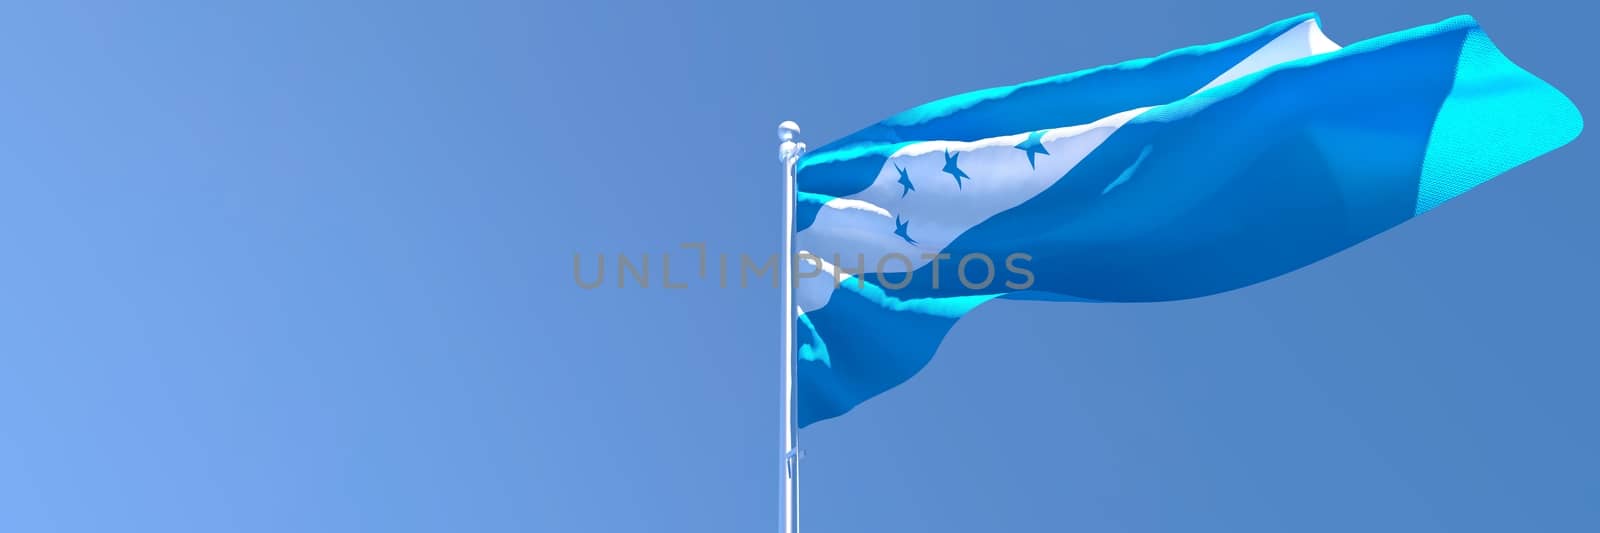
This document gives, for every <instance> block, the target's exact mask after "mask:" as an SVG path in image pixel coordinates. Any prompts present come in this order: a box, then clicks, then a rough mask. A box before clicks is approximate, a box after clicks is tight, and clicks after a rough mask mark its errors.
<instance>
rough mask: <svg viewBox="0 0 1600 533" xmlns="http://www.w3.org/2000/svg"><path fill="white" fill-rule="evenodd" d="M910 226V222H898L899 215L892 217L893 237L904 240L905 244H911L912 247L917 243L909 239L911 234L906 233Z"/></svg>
mask: <svg viewBox="0 0 1600 533" xmlns="http://www.w3.org/2000/svg"><path fill="white" fill-rule="evenodd" d="M910 225H911V221H910V220H907V221H905V222H901V221H900V215H895V216H894V234H895V235H899V236H900V238H902V239H905V240H906V242H908V243H911V245H912V246H916V245H917V241H916V240H913V239H912V238H911V234H910V233H909V232H907V231H906V228H907V227H908V226H910Z"/></svg>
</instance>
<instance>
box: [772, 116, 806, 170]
mask: <svg viewBox="0 0 1600 533" xmlns="http://www.w3.org/2000/svg"><path fill="white" fill-rule="evenodd" d="M799 136H800V125H799V124H795V123H794V121H793V120H785V121H783V123H782V124H779V125H778V160H779V161H783V162H784V164H793V163H795V162H796V161H798V160H799V159H800V154H804V153H806V143H803V142H800V141H797V140H795V139H796V138H798V137H799Z"/></svg>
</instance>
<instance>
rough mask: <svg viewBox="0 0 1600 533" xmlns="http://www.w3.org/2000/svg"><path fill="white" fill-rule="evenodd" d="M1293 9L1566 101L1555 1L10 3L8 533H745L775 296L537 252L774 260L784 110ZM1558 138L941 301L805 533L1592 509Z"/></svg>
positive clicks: (823, 450) (1327, 520)
mask: <svg viewBox="0 0 1600 533" xmlns="http://www.w3.org/2000/svg"><path fill="white" fill-rule="evenodd" d="M1311 10H1316V11H1319V12H1320V13H1321V14H1322V17H1323V21H1324V23H1325V25H1326V30H1327V33H1328V35H1329V36H1330V37H1332V38H1333V39H1334V40H1336V41H1339V42H1342V43H1346V44H1348V43H1351V42H1354V41H1357V40H1360V39H1363V38H1368V37H1372V36H1375V35H1379V34H1382V33H1386V32H1390V31H1395V30H1400V29H1404V28H1408V27H1411V26H1415V25H1420V24H1425V23H1430V22H1434V21H1437V20H1440V19H1443V18H1446V17H1449V16H1451V15H1455V14H1460V13H1470V14H1472V15H1474V16H1476V17H1478V19H1479V21H1480V22H1481V23H1482V25H1483V26H1484V27H1485V29H1486V30H1487V32H1488V34H1489V36H1490V37H1491V38H1493V39H1494V40H1495V41H1496V42H1497V43H1498V44H1499V45H1500V47H1501V48H1502V49H1503V50H1504V51H1505V53H1506V54H1507V55H1508V56H1510V57H1511V58H1512V59H1513V60H1515V61H1516V62H1518V63H1519V64H1521V65H1522V66H1524V67H1526V68H1528V69H1529V70H1530V71H1532V72H1534V73H1535V74H1537V75H1539V76H1541V77H1543V78H1544V79H1545V80H1547V81H1549V82H1550V83H1552V84H1553V85H1555V86H1556V87H1557V88H1559V89H1561V90H1562V91H1564V92H1565V93H1566V94H1567V95H1568V96H1569V97H1570V98H1572V100H1573V101H1574V102H1575V103H1576V104H1577V105H1578V107H1579V109H1581V110H1584V111H1588V112H1590V113H1591V115H1592V113H1593V110H1592V108H1593V107H1594V106H1595V105H1600V87H1597V82H1600V76H1597V75H1596V74H1595V73H1594V68H1593V66H1592V64H1593V58H1592V57H1591V56H1592V55H1593V52H1594V50H1593V49H1592V46H1591V45H1590V44H1589V41H1590V38H1589V37H1588V35H1589V32H1590V31H1591V29H1590V28H1591V26H1592V24H1593V21H1594V20H1596V13H1595V10H1596V8H1594V7H1592V6H1590V5H1588V4H1584V3H1573V2H1569V1H1565V0H1562V1H1555V0H1550V1H1544V0H1524V1H1519V2H1504V1H1499V0H1486V1H1452V2H1443V1H1433V0H1418V1H1404V2H1402V1H1394V0H1384V1H1365V0H1361V1H1344V2H1328V3H1322V4H1317V3H1294V2H1289V3H1285V2H1281V1H1266V0H1260V1H1229V2H1188V1H1164V2H1157V1H1142V0H1140V1H1135V0H1119V1H1111V2H1030V1H1019V2H1008V3H999V4H994V3H989V2H972V1H966V2H953V1H947V0H934V1H915V2H914V1H905V2H895V3H875V2H861V1H857V0H851V1H812V2H792V3H778V2H659V3H646V2H633V3H627V4H614V3H607V2H571V3H556V2H530V3H525V4H515V3H509V2H448V3H446V2H440V3H438V4H434V5H424V4H418V3H410V2H367V3H363V4H351V3H342V2H335V3H330V2H271V3H260V4H259V5H252V6H228V7H224V6H219V5H215V4H214V3H211V2H165V3H161V4H140V5H135V4H127V3H119V2H107V3H89V2H48V3H46V2H34V3H26V4H22V3H13V4H9V5H7V6H5V7H4V8H0V531H17V532H51V531H72V532H78V531H84V532H88V531H94V532H101V531H162V532H176V531H196V532H215V531H250V532H256V531H259V532H274V533H276V532H283V531H329V532H348V531H384V532H410V531H419V532H420V531H430V532H431V531H440V532H443V531H451V532H454V531H471V532H500V531H506V532H510V531H540V532H566V531H694V532H701V531H739V532H745V531H768V530H775V529H776V528H777V526H778V516H777V511H778V492H777V488H778V485H777V483H778V480H777V474H778V471H777V466H776V461H777V454H778V451H777V446H778V433H777V432H778V428H779V427H778V421H777V417H778V403H777V402H778V392H777V386H778V376H779V362H780V358H779V354H778V349H779V348H780V341H779V333H780V327H781V319H780V314H779V313H780V308H779V304H778V302H779V300H778V298H779V292H778V291H777V290H775V289H770V288H761V289H743V290H741V289H734V288H729V289H721V288H716V287H715V286H713V285H710V284H707V283H705V282H693V280H692V279H691V280H689V281H691V282H692V283H691V286H690V287H689V288H687V289H683V290H672V291H669V290H662V289H658V288H652V289H649V290H642V289H637V288H629V289H616V288H614V287H611V288H603V289H596V290H592V291H585V290H581V289H579V288H577V287H576V285H575V284H574V282H573V279H572V258H573V254H574V253H580V252H581V253H584V254H589V255H590V256H592V255H593V254H601V253H603V254H608V255H610V256H613V257H614V255H615V254H617V253H627V254H630V255H632V256H635V257H636V256H638V255H640V254H644V253H650V254H651V255H652V257H653V258H654V259H655V260H656V261H657V264H656V265H654V266H656V267H657V268H659V257H660V255H661V254H662V253H666V252H671V253H673V257H674V265H673V266H674V271H675V274H674V275H675V277H677V276H679V275H682V274H687V273H689V272H690V271H691V268H692V267H691V266H690V265H692V264H693V261H692V259H693V257H694V256H693V253H692V252H690V251H685V250H680V249H678V244H679V243H682V242H705V243H706V244H707V247H708V248H709V251H710V252H711V253H713V254H717V253H728V254H740V253H751V254H766V253H771V252H773V251H775V250H776V249H777V247H778V246H779V244H778V243H779V232H780V231H781V220H780V218H781V203H780V202H781V199H782V196H781V195H782V192H781V185H782V183H781V178H780V174H779V166H778V162H777V159H776V154H775V149H776V145H775V142H776V140H775V138H774V127H775V125H776V124H777V123H778V122H779V121H781V120H784V119H793V120H796V121H799V122H800V124H801V125H802V126H803V128H804V138H805V140H807V141H808V142H810V143H811V144H812V145H813V146H820V145H821V144H823V143H824V142H826V141H828V140H830V139H833V138H837V137H839V136H841V135H844V134H846V133H848V132H850V131H853V130H855V129H857V128H860V127H862V126H864V125H866V124H869V123H871V122H873V121H876V120H878V119H880V118H882V117H885V116H887V115H889V114H891V113H894V112H896V111H899V110H901V109H904V108H906V107H910V106H912V105H915V104H918V103H921V102H925V101H928V100H932V99H935V98H939V97H943V96H948V95H951V94H955V93H958V92H963V91H967V90H972V89H978V88H983V87H989V86H994V85H1001V84H1009V83H1015V82H1018V81H1024V80H1029V79H1034V78H1038V77H1042V76H1047V75H1051V74H1056V73H1061V72H1066V71H1071V70H1076V69H1080V68H1085V67H1092V66H1097V65H1100V64H1105V63H1109V62H1114V61H1119V60H1123V59H1129V58H1135V57H1143V56H1149V55H1154V54H1158V53H1161V52H1164V51H1167V50H1170V49H1173V48H1177V47H1181V46H1185V45H1190V44H1196V43H1203V42H1210V41H1215V40H1220V39H1224V38H1227V37H1231V36H1234V35H1237V34H1239V33H1243V32H1246V31H1249V30H1252V29H1254V28H1257V27H1259V26H1261V25H1263V24H1266V23H1268V22H1272V21H1275V20H1278V19H1281V18H1285V17H1288V16H1292V15H1295V14H1298V13H1301V12H1304V11H1311ZM1374 81H1375V82H1377V81H1378V80H1374ZM1594 135H1595V132H1592V131H1591V132H1587V133H1586V134H1584V135H1583V136H1582V137H1580V138H1579V139H1578V140H1577V141H1575V142H1574V143H1573V144H1571V145H1569V146H1567V147H1566V148H1563V149H1561V150H1558V151H1556V152H1555V153H1553V154H1550V155H1548V156H1546V157H1544V158H1541V159H1539V160H1537V161H1534V162H1532V163H1531V164H1528V165H1526V166H1524V167H1521V168H1518V169H1516V170H1514V171H1512V172H1510V173H1509V174H1507V175H1505V176H1502V177H1501V178H1499V179H1497V180H1495V181H1493V182H1491V183H1489V184H1487V185H1485V186H1483V187H1481V188H1479V189H1478V190H1476V191H1474V192H1472V193H1470V194H1467V195H1465V196H1464V197H1462V198H1459V199H1457V200H1455V201H1453V202H1451V203H1449V204H1446V205H1445V206H1443V207H1441V208H1439V209H1436V210H1434V211H1433V212H1430V213H1428V214H1427V215H1425V216H1423V217H1421V218H1420V219H1417V220H1415V221H1412V222H1409V223H1407V224H1405V225H1403V226H1401V227H1400V228H1397V229H1396V230H1394V231H1391V232H1389V233H1386V234H1384V235H1382V236H1379V237H1377V238H1375V239H1372V240H1371V241H1369V242H1366V243H1364V244H1361V245H1359V246H1357V247H1355V248H1353V249H1351V250H1348V251H1346V252H1344V253H1340V254H1338V255H1336V256H1334V257H1333V258H1331V259H1329V260H1327V261H1324V262H1322V263H1319V264H1316V265H1314V266H1311V267H1309V268H1306V269H1303V270H1301V271H1298V272H1295V273H1292V274H1290V275H1288V276H1285V277H1283V278H1280V279H1277V280H1274V281H1270V282H1267V283H1263V284H1261V285H1258V286H1255V287H1251V288H1248V289H1244V290H1240V291H1235V292H1231V293H1227V294H1223V295H1220V296H1216V297H1211V298H1204V299H1199V300H1193V301H1186V302H1178V303H1170V304H1145V305H1075V304H1061V303H1038V302H1002V303H997V304H993V305H991V306H986V307H984V308H982V309H980V310H979V311H978V312H976V313H975V314H973V315H970V316H969V317H968V318H966V319H965V320H963V321H962V322H961V323H960V324H959V325H957V327H956V328H955V329H954V331H953V332H952V333H951V335H950V337H949V338H948V339H947V340H946V342H945V345H944V347H943V348H942V349H941V351H940V353H939V355H938V356H936V357H935V358H934V360H933V362H932V364H930V365H929V366H928V368H927V369H926V370H925V371H924V372H923V373H922V374H920V375H919V376H918V377H916V378H915V379H913V380H912V381H910V382H909V383H907V384H906V385H904V386H902V387H900V388H898V389H895V390H893V391H891V392H890V393H888V394H886V395H884V396H882V397H880V398H878V399H876V400H874V401H872V402H869V403H868V404H866V405H864V406H863V407H861V408H859V409H857V410H856V411H855V412H853V413H851V414H850V415H848V416H845V417H843V418H840V419H837V420H830V421H826V422H823V423H819V424H817V425H816V426H813V427H812V428H809V429H807V430H806V431H805V432H803V435H802V438H803V439H804V443H805V447H806V448H807V450H808V454H807V459H806V461H805V471H804V472H805V477H804V479H805V487H804V491H805V492H804V521H805V526H806V530H807V531H827V532H852V531H860V532H881V531H923V532H945V531H950V532H971V531H1119V532H1124V531H1125V532H1173V531H1185V532H1204V531H1227V532H1230V533H1232V532H1248V531H1261V532H1281V531H1329V532H1334V531H1337V532H1348V531H1403V532H1407V533H1417V532H1430V531H1449V532H1462V531H1495V532H1503V531H1541V532H1561V531H1596V530H1600V505H1596V502H1600V455H1597V454H1596V453H1595V452H1594V450H1597V449H1600V427H1597V424H1596V416H1595V412H1596V408H1597V407H1600V387H1596V379H1597V377H1600V355H1597V354H1600V349H1597V346H1596V344H1597V343H1596V341H1595V338H1594V333H1593V331H1594V329H1595V327H1596V317H1597V313H1596V312H1595V310H1594V309H1595V308H1594V305H1595V304H1594V303H1595V302H1596V301H1600V283H1597V282H1596V276H1595V273H1596V272H1597V271H1600V250H1597V249H1596V240H1595V237H1594V231H1595V229H1596V227H1597V222H1600V218H1597V217H1600V214H1597V212H1596V210H1595V209H1594V207H1593V205H1594V198H1595V197H1596V196H1597V195H1600V183H1597V182H1596V180H1595V170H1594V169H1595V168H1596V164H1597V155H1596V151H1595V149H1594V148H1593V137H1594ZM653 273H658V271H657V272H653ZM997 340H998V342H997Z"/></svg>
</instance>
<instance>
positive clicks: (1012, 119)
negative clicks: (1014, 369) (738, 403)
mask: <svg viewBox="0 0 1600 533" xmlns="http://www.w3.org/2000/svg"><path fill="white" fill-rule="evenodd" d="M1582 127H1583V126H1582V118H1581V117H1580V116H1579V114H1578V110H1577V109H1576V108H1575V107H1574V106H1573V105H1572V103H1571V102H1570V101H1568V99H1567V98H1566V97H1565V96H1563V95H1562V94H1561V93H1560V92H1559V91H1557V90H1556V89H1554V88H1552V87H1551V86H1550V85H1548V84H1546V83H1545V82H1543V81H1542V80H1540V79H1539V78H1537V77H1534V76H1533V75H1531V74H1529V73H1528V72H1526V71H1524V70H1523V69H1521V68H1519V67H1518V66H1516V65H1515V64H1513V63H1512V62H1511V61H1510V60H1508V59H1506V57H1505V56H1504V55H1502V54H1501V53H1500V51H1499V50H1498V49H1496V48H1495V46H1494V44H1493V43H1491V42H1490V41H1489V38H1488V37H1486V36H1485V35H1484V33H1483V31H1482V30H1481V29H1480V28H1479V27H1478V25H1477V23H1476V22H1474V21H1473V19H1472V18H1470V17H1466V16H1462V17H1456V18H1451V19H1448V20H1445V21H1443V22H1440V23H1437V24H1432V25H1428V26H1422V27H1418V28H1413V29H1410V30H1406V31H1402V32H1398V33H1393V34H1389V35H1385V36H1382V37H1378V38H1374V39H1370V40H1366V41H1362V42H1359V43H1356V44H1353V45H1351V46H1348V47H1343V48H1341V47H1340V46H1339V45H1337V44H1335V43H1334V42H1332V41H1330V40H1329V39H1328V38H1327V37H1326V36H1324V35H1323V33H1322V30H1321V28H1320V25H1319V21H1318V19H1317V17H1316V16H1315V15H1303V16H1299V17H1295V18H1292V19H1288V20H1284V21H1282V22H1278V23H1275V24H1272V25H1270V26H1267V27H1265V28H1262V29H1260V30H1257V31H1255V32H1253V33H1250V34H1247V35H1244V36H1240V37H1238V38H1235V39H1231V40H1228V41H1224V42H1220V43H1215V44H1209V45H1203V46H1196V47H1190V48H1184V49H1181V50H1177V51H1173V52H1169V53H1167V54H1163V55H1161V56H1159V57H1156V58H1151V59H1140V60H1135V61H1129V62H1125V63H1120V64H1116V65H1111V66H1106V67H1100V68H1094V69H1089V70H1085V71H1080V72H1074V73H1071V74H1063V75H1060V76H1055V77H1051V78H1046V79H1042V80H1037V81H1032V82H1027V83H1023V84H1019V85H1013V86H1009V87H999V88H994V89H987V90H981V91H976V92H972V93H968V94H963V95H959V96H954V97H950V98H946V99H943V100H939V101H936V102H932V103H929V104H925V105H921V106H918V107H916V108H913V109H910V110H908V111H905V112H903V113H900V114H898V115H895V116H893V117H890V118H889V119H887V120H884V121H882V122H879V123H877V124H875V125H873V126H871V127H868V128H866V129H864V130H861V131H859V132H857V133H855V134H852V135H850V136H848V137H845V138H843V139H841V140H839V141H836V142H834V143H832V144H829V145H827V146H825V147H823V148H821V149H818V150H816V151H813V152H811V153H809V154H806V155H805V156H804V157H803V158H802V159H801V160H800V162H799V165H798V171H797V172H798V177H797V179H798V187H799V197H798V198H797V199H796V201H797V202H798V211H797V217H796V218H797V220H796V226H797V227H796V228H795V229H796V231H798V233H797V234H796V248H797V250H798V251H799V252H800V253H802V254H805V255H804V256H802V257H804V258H806V259H805V262H802V263H801V266H800V268H799V270H798V272H797V283H798V287H797V288H796V303H797V305H798V306H799V308H800V309H799V312H800V315H799V319H798V320H799V324H798V325H797V331H798V339H797V342H798V343H799V346H798V347H797V357H798V359H799V361H798V363H797V364H798V373H799V377H798V387H799V392H798V395H799V400H798V411H799V418H800V425H802V426H805V425H809V424H811V423H813V422H816V421H818V420H824V419H827V418H832V417H835V416H839V415H841V414H843V413H845V412H846V411H849V410H850V409H852V408H854V407H855V406H856V405H858V404H860V403H861V402H863V401H865V400H867V399H868V398H871V397H873V396H875V395H877V394H880V393H882V392H884V391H886V390H888V389H889V388H891V387H894V386H895V385H898V384H900V383H902V382H904V381H905V380H907V379H909V378H910V377H911V376H912V375H914V374H916V372H917V371H918V370H920V369H921V368H922V367H923V366H924V365H925V364H926V363H927V362H928V360H929V358H930V357H932V356H933V354H934V352H935V351H936V350H937V349H938V346H939V343H940V341H941V339H943V337H944V335H945V333H946V332H947V331H949V329H950V327H951V325H952V324H954V323H955V321H956V320H958V319H959V318H961V316H962V315H963V314H965V313H967V312H968V311H971V310H972V309H973V308H974V307H977V306H978V305H981V304H983V303H984V302H987V301H990V300H993V299H995V298H1009V299H1048V300H1061V301H1082V302H1153V301H1165V300H1179V299H1185V298H1194V297H1199V296H1206V295H1209V294H1216V293H1219V292H1223V291H1228V290H1231V289H1236V288H1239V287H1244V286H1247V285H1250V284H1253V283H1257V282H1260V281H1263V280H1266V279H1270V278H1273V277H1276V276H1279V275H1282V274H1284V273H1287V272H1290V271H1292V270H1294V269H1297V268H1300V267H1302V266H1305V265H1307V264H1310V263H1312V262H1315V261H1318V260H1320V259H1322V258H1325V257H1328V256H1329V255H1332V254H1334V253H1336V252H1338V251H1340V250H1342V249H1344V248H1346V247H1349V246H1351V245H1354V244H1356V243H1358V242H1361V241H1362V240H1364V239H1367V238H1368V237H1372V236H1373V235H1376V234H1378V233H1380V232H1382V231H1384V230H1387V229H1389V228H1391V227H1394V226H1395V225H1397V224H1400V223H1401V222H1404V221H1406V220H1408V219H1410V218H1411V217H1414V216H1417V215H1420V214H1422V213H1423V212H1426V211H1428V210H1429V209H1432V208H1434V207H1436V206H1438V205H1439V204H1440V203H1442V202H1444V201H1445V200H1449V199H1451V198H1453V197H1455V196H1457V195H1460V194H1462V193H1464V192H1466V191H1467V190H1468V189H1471V188H1472V187H1474V186H1477V185H1478V184H1481V183H1483V182H1484V181H1486V180H1488V179H1489V178H1492V177H1494V176H1496V175H1498V174H1500V173H1502V172H1505V171H1506V170H1509V169H1511V168H1512V167H1515V166H1517V165H1519V164H1522V163H1524V162H1526V161H1528V160H1530V159H1533V158H1534V157H1537V156H1539V155H1542V154H1544V153H1546V152H1549V151H1551V150H1554V149H1556V148H1558V147H1560V146H1562V145H1564V144H1566V143H1567V142H1569V141H1571V140H1572V139H1573V138H1575V137H1577V135H1578V133H1579V131H1580V130H1581V129H1582ZM812 258H815V259H812Z"/></svg>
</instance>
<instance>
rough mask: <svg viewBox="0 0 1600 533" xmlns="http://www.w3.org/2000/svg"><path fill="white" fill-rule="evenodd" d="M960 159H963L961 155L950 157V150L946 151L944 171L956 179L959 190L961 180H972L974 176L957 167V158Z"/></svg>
mask: <svg viewBox="0 0 1600 533" xmlns="http://www.w3.org/2000/svg"><path fill="white" fill-rule="evenodd" d="M959 157H961V154H959V153H957V154H955V155H950V150H949V149H946V150H945V151H944V171H945V172H949V173H950V175H951V176H954V177H955V178H956V188H957V189H959V188H961V178H967V179H969V180H970V179H972V176H968V175H967V173H966V172H962V171H961V167H958V166H956V158H959Z"/></svg>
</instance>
